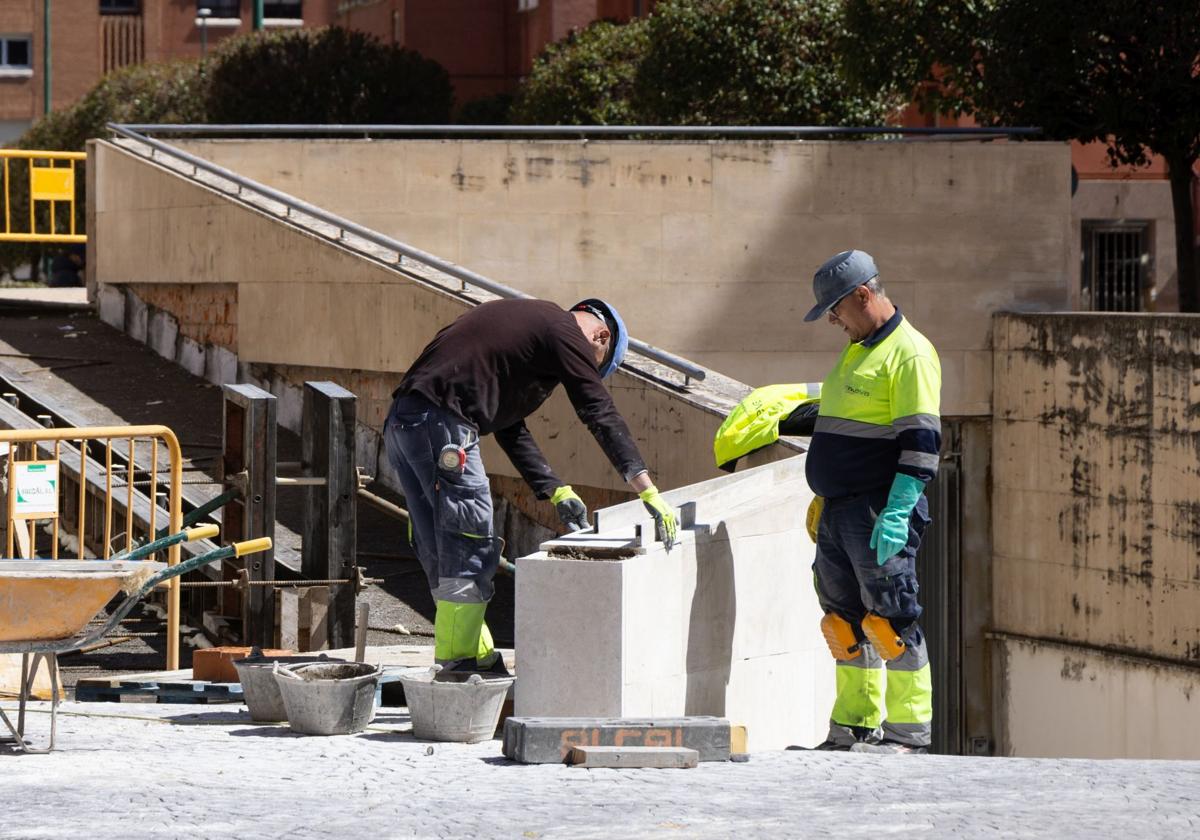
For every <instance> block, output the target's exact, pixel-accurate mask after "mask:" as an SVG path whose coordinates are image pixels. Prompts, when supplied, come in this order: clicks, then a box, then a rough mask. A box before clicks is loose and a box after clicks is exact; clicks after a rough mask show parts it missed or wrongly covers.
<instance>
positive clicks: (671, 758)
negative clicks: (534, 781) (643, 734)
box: [567, 747, 700, 770]
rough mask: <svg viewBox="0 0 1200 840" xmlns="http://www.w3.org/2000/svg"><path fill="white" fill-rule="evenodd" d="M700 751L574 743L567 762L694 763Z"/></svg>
mask: <svg viewBox="0 0 1200 840" xmlns="http://www.w3.org/2000/svg"><path fill="white" fill-rule="evenodd" d="M699 761H700V753H698V752H696V751H695V750H690V749H688V748H687V747H574V748H573V749H572V750H571V752H570V753H569V754H568V755H567V764H571V765H574V766H575V767H586V768H589V769H590V768H593V767H622V768H631V767H632V768H639V767H642V768H658V769H672V770H682V769H687V768H691V767H695V766H696V765H697V764H698V763H699Z"/></svg>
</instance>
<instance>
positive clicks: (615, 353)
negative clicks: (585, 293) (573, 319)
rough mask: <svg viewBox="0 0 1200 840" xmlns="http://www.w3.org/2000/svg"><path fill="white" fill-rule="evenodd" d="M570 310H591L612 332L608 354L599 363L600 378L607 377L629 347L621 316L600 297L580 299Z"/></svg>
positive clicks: (619, 364) (627, 334) (626, 331)
mask: <svg viewBox="0 0 1200 840" xmlns="http://www.w3.org/2000/svg"><path fill="white" fill-rule="evenodd" d="M570 311H571V312H578V311H583V312H591V313H592V314H593V315H595V316H596V317H597V318H599V319H600V320H601V321H603V322H604V323H605V324H607V325H608V331H609V332H610V333H612V338H611V339H610V340H609V344H608V355H607V356H605V358H604V362H603V363H602V364H601V365H600V378H601V379H604V378H606V377H608V376H609V375H610V374H611V373H612V372H613V371H614V370H616V369H617V368H619V367H620V366H621V362H622V361H623V360H624V359H625V351H626V350H628V349H629V331H628V330H627V329H625V322H624V321H622V320H621V316H620V315H619V314H617V310H616V309H615V308H613V307H612V306H609V305H608V304H607V303H605V302H604V301H602V300H600V298H588V299H587V300H581V301H579V303H577V304H575V305H574V306H572V307H571V310H570Z"/></svg>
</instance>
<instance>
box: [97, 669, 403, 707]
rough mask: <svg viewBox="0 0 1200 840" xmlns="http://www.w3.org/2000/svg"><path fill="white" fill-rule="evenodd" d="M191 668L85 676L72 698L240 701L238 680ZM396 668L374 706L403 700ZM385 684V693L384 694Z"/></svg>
mask: <svg viewBox="0 0 1200 840" xmlns="http://www.w3.org/2000/svg"><path fill="white" fill-rule="evenodd" d="M191 674H192V672H191V670H190V669H188V670H181V671H161V672H159V673H153V674H128V675H125V676H118V677H85V678H83V679H81V680H79V682H78V683H77V684H76V685H75V699H76V700H78V701H79V702H83V703H200V704H211V703H242V702H244V700H243V697H242V684H241V683H221V682H209V681H207V680H193V679H191ZM399 680H400V672H399V670H391V671H384V672H383V673H382V674H380V675H379V683H378V685H377V686H376V688H375V705H376V706H381V705H384V700H385V699H386V700H388V701H389V702H388V703H387V705H389V706H390V705H398V704H400V703H403V698H404V693H403V689H401V688H400V683H399ZM385 687H386V688H387V696H386V697H385V694H384V692H385Z"/></svg>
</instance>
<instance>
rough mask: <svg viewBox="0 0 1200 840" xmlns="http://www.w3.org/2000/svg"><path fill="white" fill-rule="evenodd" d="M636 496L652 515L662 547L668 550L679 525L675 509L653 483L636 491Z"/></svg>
mask: <svg viewBox="0 0 1200 840" xmlns="http://www.w3.org/2000/svg"><path fill="white" fill-rule="evenodd" d="M638 498H639V499H641V500H642V504H643V505H645V506H646V510H648V511H650V515H651V516H653V517H654V530H655V531H657V532H658V538H659V539H660V540H662V544H663V548H665V549H666V550H667V551H670V550H671V546H673V545H675V535H676V534H677V533H678V531H679V525H678V523H677V522H676V521H675V511H673V510H672V509H671V506H670V505H668V504H667V500H666V499H664V498H663V497H662V494H661V493H659V492H658V488H657V487H655V486H654V485H653V484H651V485H650V486H649V487H647V488H646V489H645V490H643V491H642V492H641V493H638Z"/></svg>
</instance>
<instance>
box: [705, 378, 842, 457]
mask: <svg viewBox="0 0 1200 840" xmlns="http://www.w3.org/2000/svg"><path fill="white" fill-rule="evenodd" d="M820 399H821V383H819V382H805V383H799V384H791V385H765V386H763V387H762V388H756V389H755V390H753V391H751V392H750V395H749V396H747V397H746V398H745V399H743V400H742V401H741V402H740V403H738V404H737V406H736V407H735V408H734V409H733V411H731V412H729V416H728V417H726V418H725V422H724V423H722V424H721V428H719V429H717V436H716V438H715V439H714V440H713V455H715V456H716V459H717V466H718V467H725V465H726V464H729V463H730V462H732V461H736V460H737V459H738V458H741V457H742V456H743V455H749V454H750V453H751V452H753V451H755V450H756V449H761V448H762V447H764V446H770V445H771V444H772V443H774V442H775V441H777V440H779V423H780V421H782V420H783V419H784V418H785V417H787V416H788V415H790V414H791V413H792V412H793V411H795V410H796V409H797V408H799V407H800V406H802V405H804V404H805V403H812V402H817V401H818V400H820Z"/></svg>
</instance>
